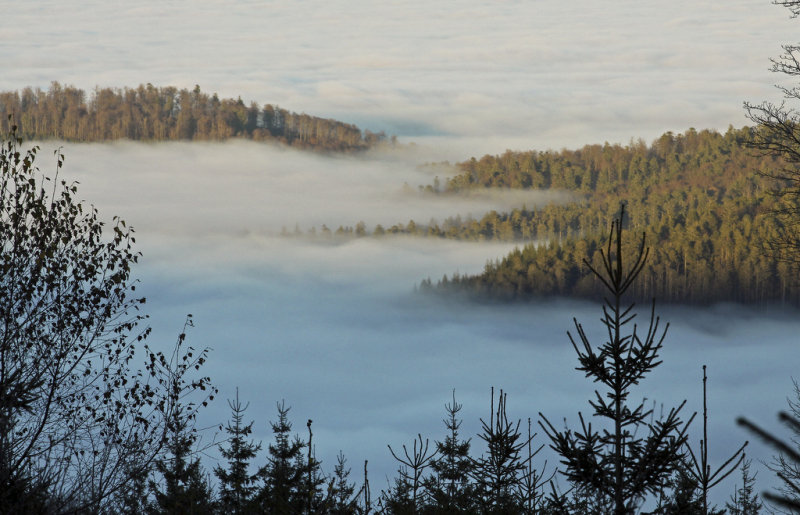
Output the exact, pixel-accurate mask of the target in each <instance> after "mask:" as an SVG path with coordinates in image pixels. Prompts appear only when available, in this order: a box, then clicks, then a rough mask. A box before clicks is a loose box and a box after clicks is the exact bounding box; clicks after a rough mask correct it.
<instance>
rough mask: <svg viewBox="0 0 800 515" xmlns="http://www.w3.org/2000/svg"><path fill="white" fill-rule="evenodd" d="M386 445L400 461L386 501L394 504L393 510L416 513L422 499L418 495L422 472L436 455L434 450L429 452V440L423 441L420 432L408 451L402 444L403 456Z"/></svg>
mask: <svg viewBox="0 0 800 515" xmlns="http://www.w3.org/2000/svg"><path fill="white" fill-rule="evenodd" d="M388 447H389V452H390V453H391V454H392V457H394V459H396V460H397V461H399V462H400V469H399V470H398V474H399V477H398V478H397V481H396V483H395V487H394V494H393V495H391V496H390V498H389V499H388V502H389V503H390V505H393V506H394V507H393V508H392V509H393V510H394V511H395V512H406V510H408V513H418V511H419V509H420V506H421V505H422V503H423V501H424V500H423V499H421V498H420V495H419V494H420V490H421V487H422V478H423V474H424V473H425V469H426V468H428V467H429V466H431V463H432V461H433V459H434V458H435V457H436V450H434V451H433V452H429V450H430V441H429V440H427V439H426V440H425V441H424V442H423V441H422V435H421V434H420V435H417V439H416V440H414V444H413V445H412V448H411V452H410V453H409V451H408V447H406V445H405V444H403V456H398V455H397V454H396V453H395V452H394V449H392V446H391V445H389V446H388ZM401 505H402V506H403V508H402V509H401V508H400V506H401Z"/></svg>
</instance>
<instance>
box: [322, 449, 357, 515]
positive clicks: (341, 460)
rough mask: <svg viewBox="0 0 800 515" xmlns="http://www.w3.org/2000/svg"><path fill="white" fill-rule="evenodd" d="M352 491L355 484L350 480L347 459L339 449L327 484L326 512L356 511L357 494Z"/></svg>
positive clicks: (342, 514) (343, 514) (339, 514)
mask: <svg viewBox="0 0 800 515" xmlns="http://www.w3.org/2000/svg"><path fill="white" fill-rule="evenodd" d="M354 492H355V485H354V484H353V483H352V482H351V481H350V469H349V468H348V467H347V459H346V458H345V457H344V454H343V453H342V451H339V454H338V455H337V456H336V465H335V466H334V467H333V478H332V479H331V481H330V484H329V486H328V497H327V502H326V507H327V513H330V514H331V515H349V514H351V513H356V506H357V502H358V494H354ZM359 493H360V492H359Z"/></svg>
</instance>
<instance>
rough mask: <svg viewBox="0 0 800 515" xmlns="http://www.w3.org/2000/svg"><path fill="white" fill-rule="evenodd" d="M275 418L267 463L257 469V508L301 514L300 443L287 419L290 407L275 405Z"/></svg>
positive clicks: (287, 514) (281, 514)
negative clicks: (276, 409)
mask: <svg viewBox="0 0 800 515" xmlns="http://www.w3.org/2000/svg"><path fill="white" fill-rule="evenodd" d="M277 408H278V421H277V422H273V423H271V424H270V425H271V426H272V432H273V434H274V435H275V441H274V443H272V444H270V445H269V448H268V451H269V457H268V458H267V464H266V465H265V466H264V467H262V468H261V469H259V472H258V475H259V477H260V479H261V481H262V485H261V488H260V489H259V491H258V494H257V499H256V501H257V504H258V510H259V511H261V512H262V513H269V514H275V515H294V514H297V513H302V512H303V508H304V506H305V503H304V500H305V499H303V498H302V497H301V494H300V492H301V490H302V488H303V487H302V482H303V468H302V467H298V466H297V462H298V460H299V459H302V456H303V454H302V453H303V449H304V448H305V443H303V442H302V441H301V440H300V439H299V437H297V436H295V437H294V438H292V436H291V432H292V424H291V422H289V410H290V408H287V407H286V403H285V402H284V401H281V402H279V403H278V405H277Z"/></svg>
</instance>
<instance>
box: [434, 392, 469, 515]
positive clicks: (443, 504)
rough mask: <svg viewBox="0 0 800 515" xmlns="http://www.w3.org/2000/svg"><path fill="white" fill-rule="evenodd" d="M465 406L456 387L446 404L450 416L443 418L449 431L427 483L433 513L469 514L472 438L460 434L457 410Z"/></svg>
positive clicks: (437, 449)
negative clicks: (457, 394)
mask: <svg viewBox="0 0 800 515" xmlns="http://www.w3.org/2000/svg"><path fill="white" fill-rule="evenodd" d="M462 407H463V405H462V404H459V403H457V402H456V392H455V390H453V401H452V402H450V403H447V404H445V411H446V413H447V418H445V419H444V420H443V422H444V425H445V427H446V428H447V430H448V434H447V436H445V439H444V441H442V442H439V441H437V442H436V452H437V457H436V458H435V459H434V460H433V461H432V462H431V469H433V475H432V476H431V477H429V478H428V479H427V480H426V483H425V487H426V490H428V492H429V494H430V498H431V504H432V506H433V513H443V514H444V513H467V512H469V511H470V510H471V509H472V505H473V503H472V497H473V493H474V492H473V491H474V488H473V487H472V485H471V482H470V474H471V473H472V470H473V469H474V464H473V462H472V460H471V459H470V456H469V449H470V445H471V440H470V439H466V440H462V439H461V436H460V435H459V429H460V427H461V420H460V419H459V418H458V413H459V412H460V411H461V408H462Z"/></svg>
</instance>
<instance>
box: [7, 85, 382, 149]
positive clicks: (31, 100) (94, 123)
mask: <svg viewBox="0 0 800 515" xmlns="http://www.w3.org/2000/svg"><path fill="white" fill-rule="evenodd" d="M9 114H11V115H12V116H13V123H15V124H16V125H18V126H19V134H20V136H22V137H23V138H24V139H26V140H31V139H39V140H41V139H62V140H67V141H79V142H89V141H108V140H115V139H123V138H127V139H130V140H144V141H167V140H224V139H228V138H247V139H252V140H256V141H276V142H281V143H284V144H287V145H291V146H294V147H299V148H304V149H312V150H319V151H335V152H351V151H358V150H364V149H367V148H369V147H371V146H373V145H375V144H378V143H380V142H382V141H384V140H386V135H385V134H384V133H382V132H381V133H372V132H370V131H365V132H363V133H362V131H361V129H359V128H358V127H356V126H355V125H352V124H348V123H343V122H340V121H337V120H330V119H325V118H318V117H316V116H311V115H307V114H297V113H294V112H291V111H287V110H286V109H281V108H279V107H278V106H273V105H270V104H266V105H264V106H263V107H259V105H258V104H256V103H254V102H253V103H250V104H249V105H247V104H245V103H244V102H243V101H242V99H241V98H239V99H236V100H234V99H231V98H225V99H221V100H220V98H219V97H218V96H217V94H216V93H215V94H213V95H209V94H207V93H204V92H203V91H201V90H200V87H199V86H196V87H195V88H194V89H193V90H192V91H189V90H187V89H180V90H179V89H177V88H174V87H163V88H157V87H154V86H153V85H151V84H147V85H140V86H139V87H138V88H135V89H131V88H123V89H116V88H103V89H100V88H98V89H95V90H94V91H93V92H92V93H91V95H88V96H87V94H86V92H85V91H83V90H81V89H77V88H74V87H70V86H62V85H60V84H59V83H57V82H53V83H52V84H51V86H50V88H49V89H48V90H47V91H43V90H41V89H38V88H37V89H32V88H25V89H23V90H22V91H10V92H0V129H2V130H3V133H4V134H5V133H7V132H8V129H9V127H8V125H9V123H8V115H9Z"/></svg>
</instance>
